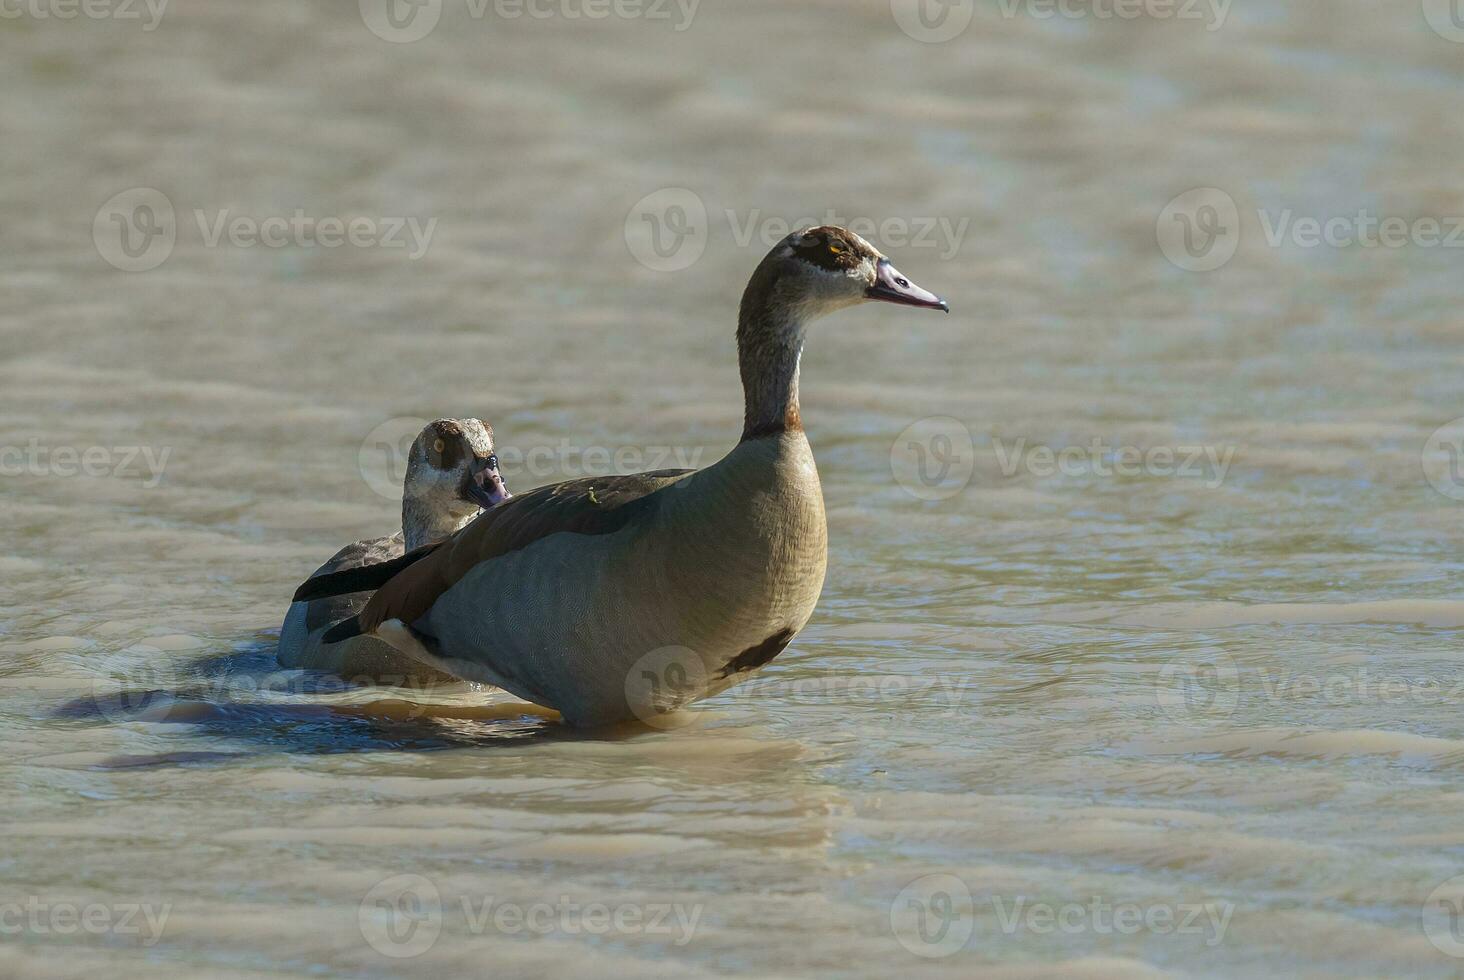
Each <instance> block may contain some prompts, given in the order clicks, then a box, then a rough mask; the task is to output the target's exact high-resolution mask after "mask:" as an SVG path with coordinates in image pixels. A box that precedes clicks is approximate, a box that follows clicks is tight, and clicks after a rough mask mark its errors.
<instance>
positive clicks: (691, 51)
mask: <svg viewBox="0 0 1464 980" xmlns="http://www.w3.org/2000/svg"><path fill="white" fill-rule="evenodd" d="M1120 7H1121V8H1122V9H1124V10H1129V11H1132V10H1133V9H1138V10H1139V13H1138V15H1136V16H1120V15H1119V13H1118V11H1119V9H1120ZM3 9H4V11H5V15H4V17H3V18H0V54H3V56H0V82H3V92H4V98H0V133H3V140H0V145H3V150H0V168H3V169H0V242H3V248H4V256H5V262H4V265H3V269H0V281H3V283H4V295H5V303H4V305H3V308H0V336H3V338H4V347H3V351H0V356H3V359H0V468H3V475H0V512H3V513H4V515H5V526H6V545H7V546H6V548H5V554H4V555H3V556H0V651H3V661H0V734H3V738H4V741H5V744H6V746H7V749H8V750H7V753H6V759H5V761H4V763H3V765H0V786H3V801H4V802H3V812H4V819H3V820H0V868H3V872H4V873H3V875H0V936H3V941H0V972H3V973H4V974H5V975H6V976H16V977H20V976H83V975H94V974H95V973H96V971H97V970H99V969H106V971H107V972H108V973H109V974H111V975H117V976H139V977H141V976H155V975H160V974H162V975H187V976H200V975H209V976H278V975H301V976H304V975H312V976H320V975H328V976H336V975H340V976H346V975H349V976H382V977H385V976H394V975H398V974H399V973H400V972H402V971H404V970H410V971H414V972H422V973H424V974H428V975H433V976H480V975H485V974H486V975H495V976H529V975H544V974H549V973H553V974H556V975H562V974H566V973H572V972H573V973H584V972H588V971H594V972H595V973H597V974H601V975H606V974H617V973H621V972H631V971H634V972H635V973H637V974H638V975H643V976H661V975H665V976H677V977H683V976H714V975H723V974H731V973H748V974H754V975H764V976H807V975H845V976H868V977H888V976H890V975H895V974H900V973H905V972H907V971H909V972H911V973H915V972H918V973H919V974H920V975H926V974H929V975H950V976H962V977H966V976H972V975H978V976H986V975H990V976H1001V977H1028V976H1064V977H1074V976H1089V977H1097V976H1113V977H1135V976H1149V975H1154V976H1161V975H1194V976H1263V975H1272V976H1323V975H1326V976H1339V975H1350V976H1368V977H1371V976H1382V975H1393V976H1397V975H1413V976H1458V975H1464V958H1461V957H1464V929H1461V928H1460V927H1459V925H1458V922H1459V919H1460V917H1459V916H1458V915H1457V914H1456V913H1457V910H1458V909H1459V908H1460V907H1461V906H1460V902H1461V901H1464V878H1458V877H1456V876H1457V875H1460V874H1461V872H1464V825H1461V822H1460V820H1459V811H1460V806H1461V803H1464V792H1461V774H1464V721H1461V719H1460V713H1459V710H1458V709H1459V705H1460V702H1461V696H1464V675H1461V673H1460V671H1459V669H1458V665H1457V658H1458V655H1459V636H1460V630H1461V627H1464V601H1461V600H1460V599H1459V598H1458V591H1459V588H1458V587H1459V583H1460V581H1461V567H1460V561H1459V558H1458V552H1459V549H1458V541H1459V536H1458V528H1459V514H1460V510H1459V508H1460V506H1461V505H1460V502H1459V501H1460V498H1464V474H1461V471H1460V469H1459V466H1458V461H1459V459H1460V456H1459V452H1460V443H1461V442H1464V421H1460V420H1459V416H1461V415H1464V397H1461V394H1464V392H1461V385H1460V380H1459V379H1460V370H1461V367H1464V358H1461V354H1460V340H1461V337H1464V323H1461V321H1460V316H1459V312H1458V306H1459V303H1458V299H1459V295H1460V287H1459V283H1460V279H1459V256H1460V253H1459V252H1458V251H1455V250H1454V249H1455V248H1456V247H1458V246H1459V245H1461V244H1464V235H1459V234H1458V228H1459V220H1460V219H1459V218H1458V217H1456V216H1459V215H1464V188H1461V185H1460V181H1459V179H1458V175H1457V172H1458V161H1459V159H1460V157H1461V154H1464V116H1461V114H1460V112H1459V93H1460V90H1461V89H1460V86H1461V82H1464V43H1460V42H1461V41H1464V26H1460V25H1461V24H1464V18H1450V17H1449V16H1448V14H1449V13H1450V11H1449V10H1448V9H1447V5H1440V4H1438V3H1434V2H1433V0H1426V2H1423V3H1422V4H1419V3H1397V4H1375V3H1362V2H1354V0H1328V2H1322V0H1315V2H1304V0H1297V2H1288V3H1272V4H1267V5H1265V6H1264V7H1263V8H1258V7H1256V6H1255V5H1242V4H1235V5H1234V6H1233V8H1232V7H1231V6H1230V5H1228V4H1220V3H1214V4H1211V3H1208V2H1207V3H1204V4H1196V5H1192V6H1191V5H1187V4H1185V3H1179V4H1175V5H1166V4H1163V3H1149V4H1147V5H1141V6H1139V7H1137V8H1134V7H1130V6H1128V5H1122V4H1121V5H1119V6H1118V7H1115V6H1114V5H1113V4H1112V3H1100V2H1096V0H1095V2H1094V3H1085V4H1078V3H1076V2H1075V3H1072V4H1069V5H1066V6H1062V7H1055V6H1051V5H1046V4H1043V3H1038V2H1036V0H1032V2H1031V3H1027V2H1018V0H1004V2H999V3H998V2H993V3H984V2H983V3H979V4H977V3H972V2H967V0H956V2H953V3H950V4H946V5H940V4H935V3H931V4H927V5H923V6H921V5H917V4H915V3H913V2H909V3H907V2H905V0H895V2H894V3H893V4H891V3H886V2H875V0H869V2H848V0H838V2H834V0H827V2H806V3H801V4H788V3H777V2H772V0H766V2H764V0H742V2H738V3H728V2H715V0H706V2H703V3H700V4H691V3H689V2H687V3H684V4H682V5H677V4H673V3H666V4H659V3H649V2H648V3H647V4H646V5H629V6H620V7H613V6H612V7H608V8H606V7H601V6H599V5H597V4H595V3H592V2H588V0H580V2H575V0H562V2H561V0H556V2H555V3H553V4H549V3H536V4H531V5H530V6H529V7H528V8H524V11H523V12H522V13H521V14H519V15H517V16H515V11H517V10H519V8H518V7H515V6H514V5H512V4H507V3H491V2H490V3H488V5H487V6H484V5H482V4H481V3H468V2H466V0H443V2H440V3H439V2H435V0H428V2H427V3H426V4H421V5H417V6H409V5H406V4H401V5H394V6H392V7H390V8H388V7H386V5H385V4H378V3H376V2H375V0H363V2H362V3H361V4H358V3H355V2H351V0H333V2H328V3H327V2H322V3H316V4H297V3H287V2H284V0H255V2H251V3H248V4H242V3H235V4H229V3H223V2H207V0H174V2H173V3H172V4H169V5H165V6H164V7H163V8H162V9H161V10H158V9H157V7H156V5H155V6H154V7H149V6H147V5H144V4H142V3H138V4H135V5H121V4H120V2H119V4H117V5H110V6H109V5H106V4H99V5H95V6H92V7H90V8H88V10H89V11H90V12H89V13H87V12H83V11H81V10H80V9H79V8H70V7H67V6H66V5H65V4H64V3H62V2H60V0H27V2H26V3H25V4H13V5H9V6H7V7H5V8H3ZM605 9H609V10H610V15H609V16H605V17H599V16H591V14H593V13H596V12H598V11H601V10H605ZM68 10H70V11H72V12H73V13H75V16H73V17H69V18H68V17H65V16H63V15H64V14H65V13H66V12H67V11H68ZM133 13H135V14H136V16H131V14H133ZM830 217H832V218H833V219H835V220H839V221H841V222H843V223H856V227H860V224H861V223H862V228H863V229H864V230H868V231H869V232H870V235H869V237H871V238H872V239H873V240H875V241H876V242H877V243H878V244H880V245H881V247H883V248H884V250H885V251H886V252H888V253H889V254H890V255H891V256H892V257H894V259H895V260H896V262H897V264H898V265H899V266H900V268H901V269H902V270H903V271H904V272H905V273H906V274H908V275H909V276H910V277H911V278H913V279H914V280H915V281H917V282H919V283H921V284H923V285H925V286H927V287H929V288H931V289H933V290H935V291H936V292H939V293H941V294H942V295H944V296H946V297H947V298H948V299H949V300H950V302H951V305H952V308H953V313H952V314H951V316H949V317H935V316H928V315H920V314H918V313H911V312H909V311H900V310H897V309H894V308H888V307H886V308H878V309H874V308H868V309H861V310H857V311H851V312H848V313H845V314H842V315H840V316H838V317H836V318H833V319H830V320H828V321H826V322H823V323H821V324H819V325H818V326H817V327H816V328H815V330H814V333H813V336H812V339H811V342H810V345H809V348H808V351H807V353H806V355H805V358H804V377H803V401H804V417H805V421H806V424H807V428H808V432H809V436H810V439H811V441H812V443H813V446H814V450H815V453H816V455H817V457H818V460H819V467H820V472H821V475H822V478H823V484H824V490H825V495H826V498H827V503H828V510H829V530H830V564H829V575H828V581H827V584H826V586H825V591H824V596H823V599H822V602H821V604H820V606H819V610H818V612H817V614H816V615H815V618H814V620H813V622H812V623H811V624H810V626H809V627H808V629H807V630H806V631H805V632H804V633H803V634H801V635H800V636H799V638H798V639H797V641H796V642H795V643H794V644H793V646H792V647H790V648H789V649H788V650H787V651H786V652H785V653H784V654H783V655H782V656H781V657H780V658H779V659H778V660H776V661H775V662H774V663H773V664H772V665H771V666H770V667H769V668H768V669H767V671H766V672H764V673H763V674H762V675H760V676H759V678H758V679H757V680H756V681H755V682H754V683H752V684H750V685H748V686H747V687H745V688H742V689H737V690H734V691H731V692H728V693H727V694H725V695H722V696H721V697H719V698H717V699H714V700H712V701H710V702H708V703H707V704H705V705H704V706H702V708H701V709H699V710H697V711H694V712H690V713H689V714H688V717H686V718H684V719H681V720H680V722H681V723H682V727H678V728H676V729H674V730H669V731H658V730H644V731H630V732H625V733H617V734H616V735H615V736H614V737H609V736H607V737H585V736H581V735H577V734H574V733H571V732H566V731H564V730H562V729H561V728H560V727H559V726H557V725H555V724H553V723H552V722H550V721H546V720H545V719H543V718H542V717H540V716H538V715H536V714H534V713H533V712H532V711H531V710H529V709H527V708H525V707H524V706H522V705H518V704H515V703H512V702H511V701H509V700H508V699H507V698H504V697H502V696H494V695H484V694H481V693H477V692H473V691H467V690H455V691H446V692H428V694H427V696H424V692H420V691H415V692H414V691H401V690H394V689H376V690H371V689H360V688H353V687H350V686H347V685H342V684H340V683H333V682H331V681H330V680H329V679H327V678H321V677H312V676H307V675H304V674H299V673H294V672H280V671H277V670H276V669H275V668H274V666H273V658H274V642H275V636H276V633H275V631H276V629H277V626H278V623H279V621H280V619H281V617H282V615H283V612H284V608H285V604H286V599H287V597H288V595H289V593H290V591H291V590H292V589H293V587H294V586H295V585H296V584H297V583H298V581H299V580H300V579H301V578H302V577H303V576H304V575H305V574H307V573H308V572H309V571H310V570H311V569H312V568H314V567H315V566H316V565H317V564H318V563H319V562H320V561H321V560H323V559H324V558H325V557H326V556H328V555H329V554H331V553H332V552H333V551H334V550H335V549H336V548H337V547H338V546H339V545H340V544H341V543H343V542H345V541H348V540H352V539H355V538H357V537H360V536H362V535H365V534H380V533H385V532H386V531H387V530H389V529H390V528H391V527H392V526H393V522H394V521H395V520H396V519H397V504H396V501H395V500H394V499H393V498H392V495H391V493H392V491H391V487H392V485H393V481H394V480H397V479H399V470H394V469H393V464H394V463H395V462H399V459H397V458H396V457H397V455H398V454H397V453H396V452H395V449H394V447H397V446H399V445H400V440H401V438H402V437H403V436H404V435H406V436H407V437H408V438H409V437H410V435H411V434H412V433H413V432H414V431H415V426H416V425H419V424H420V421H419V420H421V419H426V418H432V417H435V416H438V415H477V416H480V417H482V418H484V419H487V420H488V421H490V422H491V423H492V424H493V425H494V426H495V427H496V428H497V430H498V435H499V440H500V447H501V449H500V452H501V453H502V454H503V456H504V459H505V466H506V469H507V475H508V479H509V481H510V486H511V487H512V488H513V489H515V490H522V489H527V488H529V487H531V486H535V485H538V484H540V483H544V482H549V481H551V480H553V479H557V478H561V477H563V476H573V475H578V474H579V473H583V472H606V471H609V470H612V469H617V468H619V469H636V468H642V467H651V466H657V465H677V464H678V463H680V464H682V465H686V464H690V465H705V464H706V463H710V462H712V461H713V460H715V459H716V458H717V457H718V456H720V455H721V454H722V453H723V452H725V451H726V450H727V449H729V448H730V447H731V446H732V445H733V444H734V442H735V440H736V438H737V434H738V431H739V427H740V418H741V405H740V400H739V399H740V391H739V387H738V382H737V373H736V370H735V359H734V358H735V355H734V348H733V327H734V318H735V311H736V304H737V300H738V297H739V295H740V292H741V289H742V286H743V284H744V282H745V280H746V277H747V275H748V274H749V273H750V271H751V270H752V268H753V267H754V266H755V265H756V263H757V261H758V260H759V258H760V257H761V255H762V254H763V252H764V251H765V250H766V248H767V246H768V244H769V243H770V242H771V241H772V240H774V239H776V238H777V237H778V236H779V235H781V234H782V233H783V231H785V230H786V228H787V227H788V226H793V225H796V224H797V223H799V222H800V221H803V220H806V219H811V220H814V221H824V220H827V219H829V218H830ZM1308 222H1312V223H1314V224H1315V226H1316V228H1315V229H1312V228H1311V225H1309V224H1308ZM1385 222H1391V223H1389V224H1387V225H1385V224H1384V223H1385ZM1429 222H1433V223H1434V225H1433V226H1430V224H1429ZM1451 236H1452V237H1451ZM329 241H336V244H334V245H329V246H328V245H327V244H325V243H328V242H329ZM504 907H508V908H509V909H510V911H509V912H508V913H505V914H504V915H503V917H501V918H500V917H499V915H498V913H499V910H501V909H502V908H504ZM591 907H595V908H594V909H593V910H591V911H587V909H591ZM68 908H70V909H71V910H72V911H70V912H67V911H66V909H68ZM129 908H131V909H132V910H133V911H132V913H131V915H130V916H129V915H128V913H127V909H129ZM601 908H603V910H604V914H605V916H607V917H608V918H606V919H604V920H603V922H602V920H601V919H600V918H599V916H600V909H601ZM514 909H516V910H517V912H516V913H515V912H514V911H512V910H514ZM535 910H540V911H538V912H536V911H535ZM1451 912H1452V913H1455V914H1451ZM149 914H151V916H152V918H151V919H150V918H149ZM515 915H518V916H519V918H517V919H515ZM88 916H90V918H89V919H88V918H86V917H88ZM658 916H660V917H661V918H659V919H658V918H657V917H658ZM124 920H125V921H124ZM652 920H655V922H654V924H653V921H652ZM605 923H608V924H605ZM1135 923H1137V925H1135Z"/></svg>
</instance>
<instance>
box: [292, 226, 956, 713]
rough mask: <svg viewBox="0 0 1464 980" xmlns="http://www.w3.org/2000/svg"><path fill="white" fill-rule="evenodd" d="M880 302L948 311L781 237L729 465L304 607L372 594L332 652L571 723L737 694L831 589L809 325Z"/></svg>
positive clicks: (512, 516) (885, 269)
mask: <svg viewBox="0 0 1464 980" xmlns="http://www.w3.org/2000/svg"><path fill="white" fill-rule="evenodd" d="M870 300H879V301H884V302H890V303H900V304H903V305H906V306H917V307H924V308H927V309H939V310H947V311H949V307H948V306H947V305H946V303H945V302H944V301H943V300H941V299H940V298H939V297H937V296H935V295H934V294H933V293H929V292H927V291H925V290H924V289H921V288H920V287H919V286H916V285H914V284H912V283H911V282H909V281H908V280H907V279H905V278H904V277H903V276H901V275H900V273H899V272H898V271H897V270H896V269H895V268H894V266H892V265H891V264H890V262H889V260H888V259H886V258H885V257H884V256H883V255H881V254H880V253H879V251H878V250H877V249H875V248H874V247H873V246H872V245H870V244H869V243H868V242H866V241H865V240H864V239H862V238H860V237H859V236H858V235H856V234H854V233H852V232H850V231H847V230H846V229H843V228H838V227H834V226H825V227H821V228H813V229H810V230H807V231H800V232H795V233H793V234H792V235H789V236H788V237H787V238H785V239H784V240H783V241H782V242H780V243H779V244H778V245H777V246H776V247H774V248H773V250H772V251H771V252H769V253H768V255H767V257H766V258H765V259H763V261H762V263H761V264H760V265H759V266H758V267H757V270H756V271H755V272H754V273H753V275H752V279H751V281H749V283H748V285H747V290H746V292H744V294H743V297H742V308H741V314H740V318H739V322H738V326H737V357H738V364H739V367H740V368H741V373H742V388H743V394H744V400H745V402H744V421H743V429H742V439H741V441H740V442H739V443H738V444H737V446H736V448H734V449H733V450H732V451H731V452H730V453H728V454H727V455H726V456H725V457H723V458H722V459H720V460H718V461H717V462H716V463H714V464H712V465H711V466H708V467H706V468H704V469H701V470H663V471H660V472H654V473H639V474H635V475H631V476H604V477H592V478H589V479H579V480H570V481H568V482H565V483H558V484H553V485H551V486H545V487H539V488H538V489H536V490H532V491H529V492H528V493H524V494H521V495H520V496H518V497H515V498H514V499H513V500H510V501H508V502H507V503H505V504H504V505H503V506H501V507H496V508H494V509H492V510H489V511H486V512H484V513H483V514H482V515H480V516H479V517H478V518H477V519H475V520H474V521H472V522H471V523H470V524H468V525H467V526H466V527H464V528H463V529H462V530H460V531H458V532H457V533H456V534H454V535H452V536H451V537H449V538H448V539H447V540H445V541H443V542H441V543H440V544H437V545H429V546H426V547H423V548H419V549H417V550H415V551H410V552H408V553H407V554H405V555H403V556H402V557H401V558H398V559H396V560H394V561H390V562H386V563H384V564H382V565H378V566H374V567H367V568H357V569H353V570H349V571H345V572H342V573H338V574H335V575H327V576H322V577H321V578H319V579H315V580H312V581H311V582H308V583H306V584H305V586H302V588H301V590H300V592H299V593H298V594H297V598H301V599H309V598H312V597H316V596H323V595H332V594H338V593H341V592H348V591H357V590H364V589H372V588H375V589H377V591H376V593H375V595H373V596H372V597H371V599H370V601H369V602H368V603H367V604H366V606H365V608H364V609H363V610H362V611H361V612H360V613H359V614H358V615H357V616H356V618H355V619H354V620H350V621H347V622H344V623H341V624H340V625H339V626H337V627H335V628H334V629H333V630H331V632H330V633H329V634H328V635H327V637H326V639H327V640H333V639H338V638H345V637H349V636H353V635H356V634H358V633H366V634H370V633H373V632H376V631H378V629H379V630H380V632H379V633H378V635H380V636H382V637H383V638H386V639H389V640H390V641H392V642H398V641H401V640H403V639H407V640H410V641H411V642H409V643H404V644H403V645H402V649H403V650H404V651H407V652H409V653H412V652H414V651H415V652H414V655H417V656H420V657H421V658H422V659H424V660H426V661H427V662H429V663H430V664H431V665H432V666H433V667H436V668H438V669H440V670H443V671H445V672H447V673H450V674H453V675H454V676H457V677H461V678H464V679H467V680H473V681H480V682H484V683H488V684H493V685H495V686H498V687H502V688H505V689H506V690H508V691H509V692H511V693H513V694H515V695H517V696H519V697H522V698H525V699H527V700H529V701H532V702H535V703H537V704H541V705H544V706H546V707H549V708H553V709H556V710H557V711H559V712H560V714H561V715H562V716H563V717H564V719H565V721H567V722H569V723H570V724H572V725H578V726H594V725H602V724H608V723H612V722H616V721H621V720H628V719H630V718H632V717H639V718H640V719H642V720H643V721H650V720H652V718H651V717H650V716H653V715H657V714H660V713H662V712H666V711H669V710H672V709H675V708H677V707H680V706H681V705H683V704H685V703H687V702H690V701H694V700H696V699H698V698H701V697H705V696H708V695H711V694H714V693H716V692H718V691H720V690H723V689H724V688H726V687H728V686H730V685H732V684H734V683H737V682H738V681H740V680H742V679H744V678H746V677H748V676H749V675H750V674H751V673H752V672H753V671H755V670H757V669H758V668H759V667H762V666H763V665H764V664H766V663H767V662H768V661H770V660H772V659H773V657H775V656H777V655H778V654H779V653H780V652H781V651H782V650H783V648H784V647H786V646H787V645H788V643H789V641H790V640H792V638H793V637H794V636H795V635H796V634H797V633H798V631H799V630H801V629H802V628H803V626H804V624H806V623H807V622H808V620H809V617H810V616H811V615H812V614H813V608H814V605H815V603H816V602H817V601H818V596H819V592H820V590H821V589H822V587H823V580H824V567H825V558H826V552H827V540H828V539H827V529H826V527H825V523H824V506H823V492H822V490H821V488H820V486H819V481H818V471H817V470H816V469H815V468H814V460H813V453H812V451H811V450H810V449H809V445H808V440H807V438H805V436H804V434H803V424H802V420H801V419H800V417H799V414H798V363H799V357H800V355H801V353H802V350H803V339H804V331H805V328H806V327H807V325H808V324H809V323H810V322H811V321H813V320H815V319H817V318H819V317H821V316H824V315H825V314H828V313H832V312H834V311H836V310H840V309H843V308H845V307H848V306H854V305H856V304H858V303H862V302H866V301H870Z"/></svg>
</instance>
